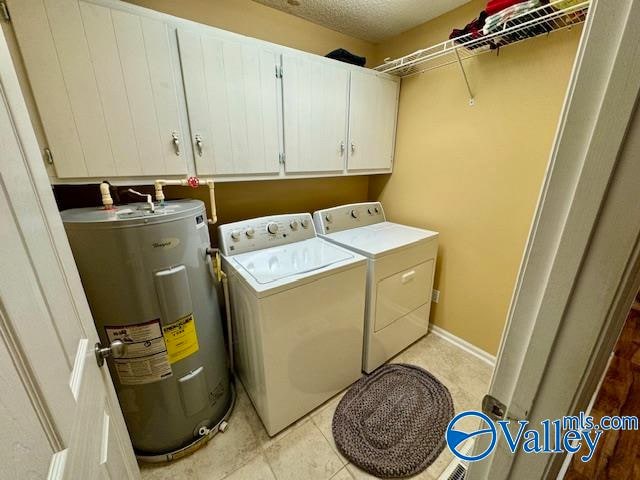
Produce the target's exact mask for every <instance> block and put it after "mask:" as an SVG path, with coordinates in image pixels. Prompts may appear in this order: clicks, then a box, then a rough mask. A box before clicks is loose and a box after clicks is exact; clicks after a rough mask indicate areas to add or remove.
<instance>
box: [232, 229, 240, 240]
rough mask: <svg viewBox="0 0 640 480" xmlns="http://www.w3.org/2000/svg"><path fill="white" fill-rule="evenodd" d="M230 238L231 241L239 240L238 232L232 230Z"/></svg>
mask: <svg viewBox="0 0 640 480" xmlns="http://www.w3.org/2000/svg"><path fill="white" fill-rule="evenodd" d="M231 238H232V239H233V240H236V241H237V240H240V230H234V231H232V232H231Z"/></svg>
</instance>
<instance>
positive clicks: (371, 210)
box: [367, 207, 374, 215]
mask: <svg viewBox="0 0 640 480" xmlns="http://www.w3.org/2000/svg"><path fill="white" fill-rule="evenodd" d="M367 212H368V213H369V215H373V214H374V211H373V208H372V207H369V208H367Z"/></svg>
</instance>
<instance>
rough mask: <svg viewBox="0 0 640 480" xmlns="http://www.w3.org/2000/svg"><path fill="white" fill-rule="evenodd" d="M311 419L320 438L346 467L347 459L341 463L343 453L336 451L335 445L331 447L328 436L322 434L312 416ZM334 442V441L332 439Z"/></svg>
mask: <svg viewBox="0 0 640 480" xmlns="http://www.w3.org/2000/svg"><path fill="white" fill-rule="evenodd" d="M311 421H312V422H313V425H314V426H315V427H316V428H317V429H318V431H319V432H320V435H322V438H324V440H325V442H327V443H328V444H329V448H330V449H331V451H332V452H333V453H334V454H335V455H336V456H337V457H338V460H340V463H342V466H343V467H346V466H347V465H349V462H348V461H347V463H343V462H342V459H343V455H342V454H341V453H340V452H338V451H336V450H337V449H338V446H337V445H336V448H333V445H331V440H330V439H329V438H327V436H326V435H325V434H324V432H323V431H322V429H321V428H320V426H319V425H318V424H317V423H316V420H315V419H314V418H313V417H311ZM334 443H335V441H334ZM341 470H342V469H341ZM339 471H340V470H338V472H339ZM336 473H337V472H336ZM332 478H333V477H332Z"/></svg>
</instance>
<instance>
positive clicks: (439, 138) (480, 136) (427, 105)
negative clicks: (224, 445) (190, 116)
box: [369, 0, 580, 354]
mask: <svg viewBox="0 0 640 480" xmlns="http://www.w3.org/2000/svg"><path fill="white" fill-rule="evenodd" d="M484 3H485V2H484V0H482V1H480V2H478V1H474V2H472V3H471V4H468V5H465V6H464V7H461V8H459V9H457V10H455V11H453V12H450V13H448V14H446V15H443V16H442V17H439V18H437V19H435V20H433V21H431V22H428V23H426V24H424V25H422V26H420V27H417V28H415V29H413V30H411V31H409V32H407V33H405V34H402V35H400V36H398V37H396V38H393V39H391V40H390V41H388V42H385V44H384V45H382V46H381V48H380V51H379V58H384V57H387V56H391V57H395V56H398V55H402V54H405V53H409V52H411V51H414V50H416V49H418V48H420V47H424V46H426V45H429V44H431V43H436V42H439V41H442V40H443V39H446V38H448V35H449V31H450V30H451V28H452V27H454V26H456V27H459V28H462V26H464V25H465V24H466V23H467V22H468V21H470V20H472V19H473V18H474V17H475V15H476V14H477V13H478V12H479V11H480V10H481V9H482V7H483V5H484ZM579 35H580V29H579V28H578V29H575V30H573V31H570V32H558V33H554V34H553V35H551V36H549V37H541V38H537V39H533V40H529V41H527V42H524V43H522V44H519V45H514V46H510V47H508V48H505V49H503V50H501V51H500V54H499V56H498V55H496V54H494V53H487V54H485V55H481V56H480V57H477V58H474V59H471V60H469V61H468V62H467V63H466V64H465V65H466V67H467V74H468V76H469V81H470V83H471V87H472V89H473V91H474V93H475V97H476V105H475V106H473V107H471V106H469V105H468V97H467V92H466V88H465V85H464V82H463V79H462V77H461V74H460V70H459V67H458V66H457V65H450V66H448V67H443V68H441V69H438V70H433V71H430V72H427V73H425V74H423V75H420V76H417V77H412V78H408V79H404V80H403V82H402V87H401V93H400V109H399V119H398V137H397V146H396V157H395V162H396V163H395V166H394V173H393V175H391V176H384V177H377V178H374V177H372V178H371V180H370V185H369V195H370V198H371V199H379V200H381V201H382V202H383V204H384V207H385V211H386V212H387V214H388V216H389V217H390V218H391V220H394V221H398V222H404V223H407V224H410V225H415V226H420V227H425V228H431V229H433V230H437V231H439V232H440V234H441V236H440V258H439V262H438V266H437V268H438V270H437V274H436V283H435V285H436V288H438V289H439V290H440V291H441V296H440V303H439V304H437V305H434V309H433V313H432V317H431V318H432V321H434V323H435V324H436V325H438V326H439V327H442V328H444V329H446V330H448V331H449V332H451V333H453V334H454V335H457V336H459V337H461V338H463V339H465V340H467V341H468V342H470V343H472V344H474V345H476V346H478V347H480V348H482V349H483V350H486V351H487V352H490V353H492V354H495V353H496V351H497V348H498V345H499V341H500V337H501V333H502V330H503V327H504V323H505V319H506V314H507V309H508V306H509V301H510V298H511V294H512V291H513V287H514V282H515V279H516V275H517V272H518V268H519V264H520V260H521V257H522V253H523V249H524V246H525V242H526V239H527V235H528V230H529V227H530V224H531V220H532V215H533V212H534V209H535V205H536V201H537V197H538V193H539V190H540V186H541V184H542V179H543V175H544V172H545V168H546V165H547V162H548V158H549V152H550V147H551V144H552V140H553V136H554V133H555V129H556V125H557V121H558V116H559V113H560V109H561V106H562V102H563V98H564V95H565V91H566V87H567V83H568V79H569V75H570V72H571V67H572V64H573V60H574V56H575V52H576V49H577V44H578V40H579Z"/></svg>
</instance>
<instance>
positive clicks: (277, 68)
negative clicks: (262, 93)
mask: <svg viewBox="0 0 640 480" xmlns="http://www.w3.org/2000/svg"><path fill="white" fill-rule="evenodd" d="M276 78H282V67H281V66H280V65H276Z"/></svg>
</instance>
